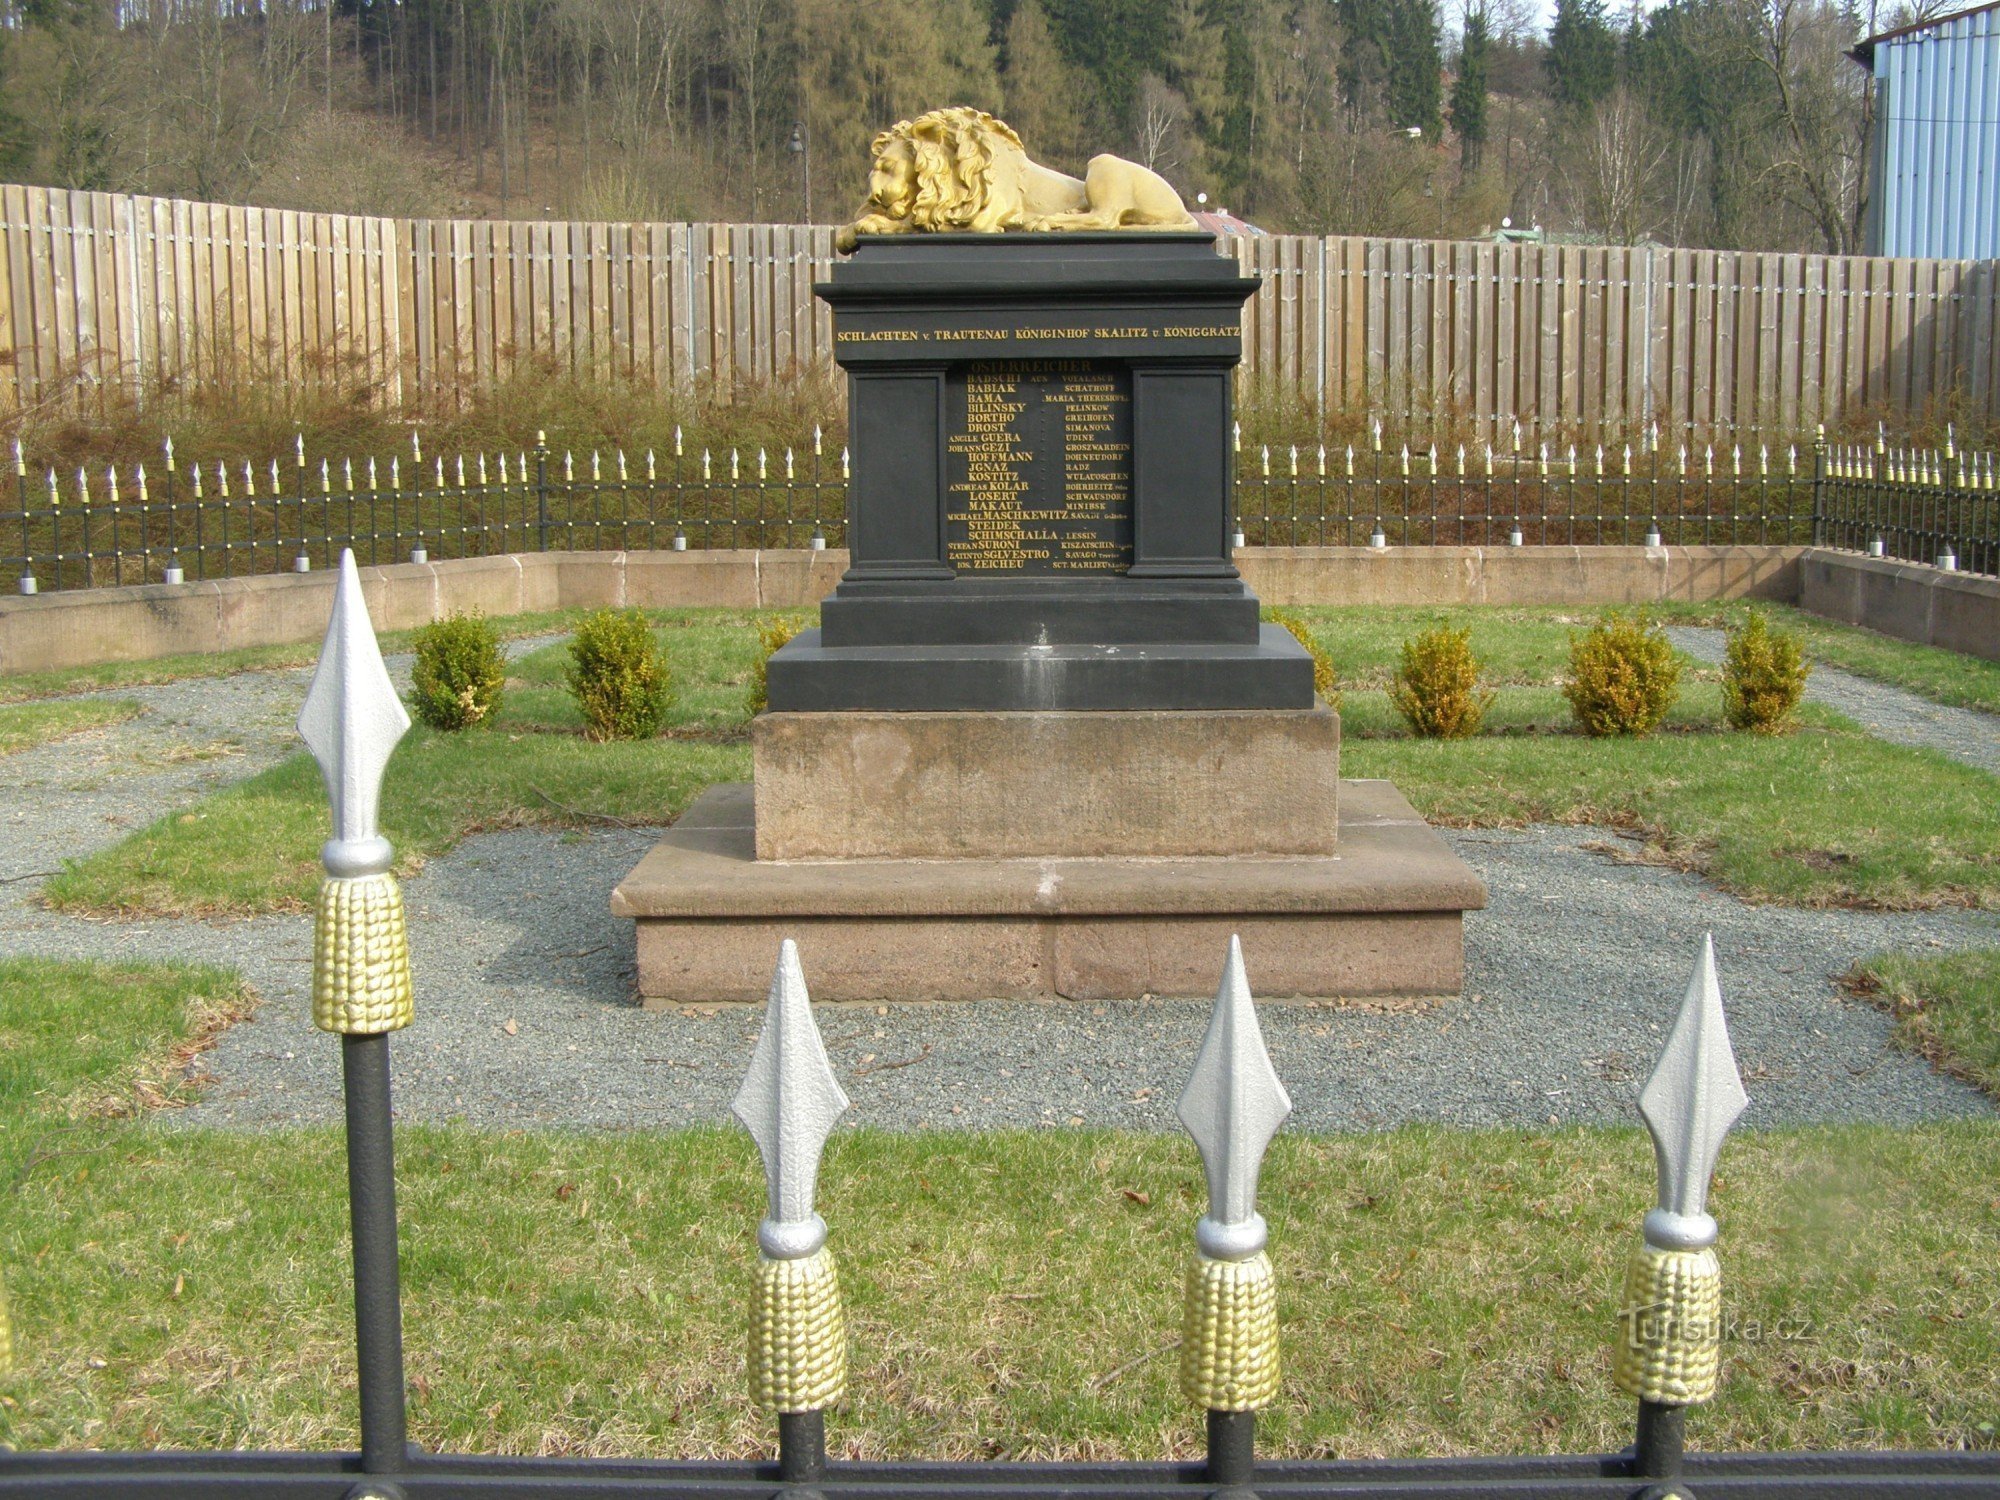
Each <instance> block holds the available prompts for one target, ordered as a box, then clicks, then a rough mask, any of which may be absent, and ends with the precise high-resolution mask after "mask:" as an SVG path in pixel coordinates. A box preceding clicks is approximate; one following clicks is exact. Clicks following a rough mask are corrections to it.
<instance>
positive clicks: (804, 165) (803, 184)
mask: <svg viewBox="0 0 2000 1500" xmlns="http://www.w3.org/2000/svg"><path fill="white" fill-rule="evenodd" d="M785 149H786V150H787V151H789V152H791V153H792V155H794V156H796V157H797V158H798V159H799V195H800V197H801V198H803V199H804V200H805V208H806V222H807V223H808V224H810V223H812V220H813V185H812V144H811V143H810V142H809V141H807V140H806V132H805V127H804V126H802V125H800V124H799V122H798V121H796V120H794V121H793V122H792V138H791V139H790V140H789V141H787V142H786V143H785Z"/></svg>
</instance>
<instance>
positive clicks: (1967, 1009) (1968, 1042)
mask: <svg viewBox="0 0 2000 1500" xmlns="http://www.w3.org/2000/svg"><path fill="white" fill-rule="evenodd" d="M1848 983H1849V986H1850V987H1851V988H1852V989H1854V990H1855V992H1856V993H1858V994H1861V995H1865V996H1867V997H1868V998H1870V999H1872V1000H1874V1001H1876V1002H1877V1003H1878V1004H1880V1005H1882V1006H1884V1007H1885V1008H1886V1009H1888V1011H1889V1012H1890V1014H1892V1015H1893V1016H1895V1018H1896V1031H1895V1037H1896V1040H1897V1041H1898V1042H1899V1043H1901V1044H1902V1045H1903V1046H1905V1047H1908V1048H1909V1049H1910V1050H1911V1051H1912V1052H1916V1053H1919V1054H1921V1055H1922V1056H1924V1057H1927V1058H1929V1059H1930V1060H1931V1061H1932V1062H1933V1063H1935V1064H1937V1066H1939V1067H1941V1068H1943V1069H1944V1070H1945V1071H1947V1072H1949V1073H1952V1074H1955V1075H1956V1076H1958V1077H1960V1078H1963V1079H1965V1080H1966V1081H1967V1082H1969V1083H1973V1084H1976V1085H1978V1086H1979V1087H1980V1088H1982V1089H1984V1090H1985V1091H1986V1092H1987V1093H1989V1094H1991V1095H1993V1096H1994V1097H1995V1098H1996V1099H2000V949H1992V948H1985V949H1977V948H1975V949H1967V950H1965V951H1963V952H1959V953H1944V954H1939V955H1936V956H1934V957H1917V956H1915V955H1913V954H1905V953H1883V954H1877V955H1876V956H1875V957H1873V958H1870V959H1865V960H1863V961H1862V962H1861V963H1859V964H1856V965H1855V966H1854V972H1853V973H1852V974H1851V975H1849V976H1848Z"/></svg>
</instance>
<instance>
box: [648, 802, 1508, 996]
mask: <svg viewBox="0 0 2000 1500" xmlns="http://www.w3.org/2000/svg"><path fill="white" fill-rule="evenodd" d="M1340 804H1341V805H1340V843H1339V851H1338V852H1337V853H1335V854H1330V855H1305V856H1247V855H1230V856H1217V857H1209V858H1150V859H1149V858H1136V857H1130V856H1124V857H1116V858H1097V859H1086V858H1055V857H1043V858H1019V859H1001V858H991V859H866V860H852V859H849V860H797V861H782V862H780V861H760V860H758V859H757V858H756V830H755V826H754V811H753V801H752V797H751V789H750V784H749V783H748V782H734V783H728V784H725V785H721V786H716V787H712V788H710V789H709V790H708V791H707V792H705V793H703V794H702V795H701V796H700V797H699V798H697V799H696V800H695V802H694V804H693V805H692V806H690V807H689V808H688V810H687V812H686V813H684V814H683V815H682V816H681V819H680V821H679V822H678V823H676V824H675V825H674V826H673V827H672V828H671V829H669V830H668V831H667V833H666V834H665V836H664V837H663V838H662V839H661V840H660V842H659V843H658V844H657V845H655V846H654V848H653V850H652V852H651V853H649V854H648V855H647V856H646V857H645V858H644V859H643V860H642V861H640V863H639V865H638V866H637V867H636V868H635V869H634V870H633V871H632V873H631V874H630V875H628V876H626V877H625V879H624V881H623V882H622V883H620V885H619V886H618V888H617V890H615V891H614V892H613V893H612V896H611V910H612V912H613V913H614V914H615V915H617V916H622V917H631V918H633V919H634V920H635V921H636V923H637V926H638V959H639V992H640V995H641V996H642V998H643V999H644V1000H645V1002H646V1003H647V1004H648V1005H649V1006H655V1007H664V1006H667V1005H673V1004H687V1003H713V1002H718V1001H746V1002H747V1001H759V1000H762V999H763V998H764V994H765V990H766V988H767V987H768V985H769V983H770V972H771V964H772V961H773V956H774V955H775V954H776V953H777V951H778V945H779V943H780V942H781V941H782V940H783V939H785V938H788V937H789V938H793V939H795V940H797V942H798V944H799V948H800V951H801V953H802V955H803V956H804V959H805V964H806V972H807V974H808V976H809V978H810V980H811V983H812V991H813V996H814V998H815V999H819V1000H842V1001H846V1000H982V999H1021V1000H1032V999H1058V998H1061V999H1076V1000H1110V999H1135V998H1137V997H1139V996H1141V995H1161V996H1175V997H1180V996H1185V997H1202V996H1207V995H1209V994H1210V993H1211V992H1212V991H1213V990H1214V988H1215V955H1216V953H1217V952H1218V951H1219V949H1220V946H1221V945H1223V944H1224V943H1226V941H1227V939H1228V937H1229V935H1230V934H1231V933H1237V934H1240V935H1241V937H1242V939H1243V945H1244V951H1245V952H1246V954H1248V955H1249V960H1250V963H1251V968H1252V973H1253V975H1254V976H1255V982H1256V988H1257V994H1258V995H1259V996H1260V997H1267V998H1284V997H1292V996H1298V997H1312V998H1333V999H1342V998H1352V999H1367V998H1377V997H1389V996H1429V995H1455V994H1457V993H1458V992H1459V990H1460V988H1461V986H1462V984H1463V981H1464V970H1465V946H1464V913H1465V912H1467V911H1471V910H1477V909H1479V908H1481V907H1483V906H1485V904H1486V888H1485V886H1484V885H1483V884H1482V883H1481V882H1480V880H1479V877H1478V876H1477V875H1475V874H1474V873H1473V872H1472V870H1471V869H1470V868H1469V867H1468V866H1467V865H1466V864H1465V863H1464V862H1463V861H1462V860H1460V859H1459V858H1458V856H1457V855H1455V854H1453V853H1452V851H1451V850H1450V848H1449V847H1448V846H1447V845H1446V844H1445V843H1444V841H1443V840H1442V839H1440V838H1439V837H1438V836H1437V834H1436V833H1434V832H1433V831H1432V830H1431V829H1430V828H1429V826H1428V825H1426V824H1425V823H1424V821H1423V819H1421V818H1420V817H1418V816H1417V814H1416V812H1415V810H1414V809H1412V808H1411V807H1410V805H1409V803H1408V802H1406V801H1405V800H1404V799H1403V797H1402V795H1401V794H1400V793H1399V792H1397V791H1396V789H1395V788H1394V787H1393V786H1391V785H1390V784H1389V783H1388V782H1386V781H1352V780H1350V781H1346V782H1344V783H1342V787H1341V797H1340Z"/></svg>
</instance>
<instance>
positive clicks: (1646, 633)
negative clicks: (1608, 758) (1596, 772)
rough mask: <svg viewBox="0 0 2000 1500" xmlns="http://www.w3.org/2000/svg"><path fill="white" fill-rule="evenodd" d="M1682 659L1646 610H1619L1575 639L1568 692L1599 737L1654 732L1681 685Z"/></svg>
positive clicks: (1579, 717) (1584, 724)
mask: <svg viewBox="0 0 2000 1500" xmlns="http://www.w3.org/2000/svg"><path fill="white" fill-rule="evenodd" d="M1680 681H1681V661H1680V658H1679V657H1678V656H1676V655H1675V654H1674V648H1673V647H1672V646H1670V645H1669V644H1667V638H1666V636H1665V635H1664V634H1663V633H1662V632H1661V630H1660V627H1659V626H1658V625H1656V624H1654V623H1652V622H1651V621H1650V620H1648V619H1647V618H1646V617H1645V616H1644V615H1643V614H1638V615H1619V614H1613V615H1610V616H1608V617H1607V618H1606V619H1604V620H1601V621H1599V622H1598V623H1597V624H1595V625H1593V626H1591V628H1590V629H1589V630H1586V631H1585V632H1584V633H1583V634H1581V635H1574V634H1573V635H1571V636H1570V638H1569V681H1568V682H1567V683H1565V684H1564V685H1563V696H1564V697H1565V698H1567V699H1569V707H1570V712H1571V713H1573V714H1574V715H1575V716H1576V722H1577V725H1578V727H1579V728H1581V729H1582V730H1583V732H1584V733H1585V734H1587V735H1590V736H1591V737H1593V738H1601V737H1602V736H1605V735H1611V734H1651V733H1652V732H1653V731H1654V730H1655V729H1657V728H1659V727H1660V721H1661V720H1662V719H1664V718H1666V716H1667V710H1668V709H1670V708H1672V707H1673V706H1674V697H1675V695H1676V694H1677V693H1678V692H1679V690H1680Z"/></svg>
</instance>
